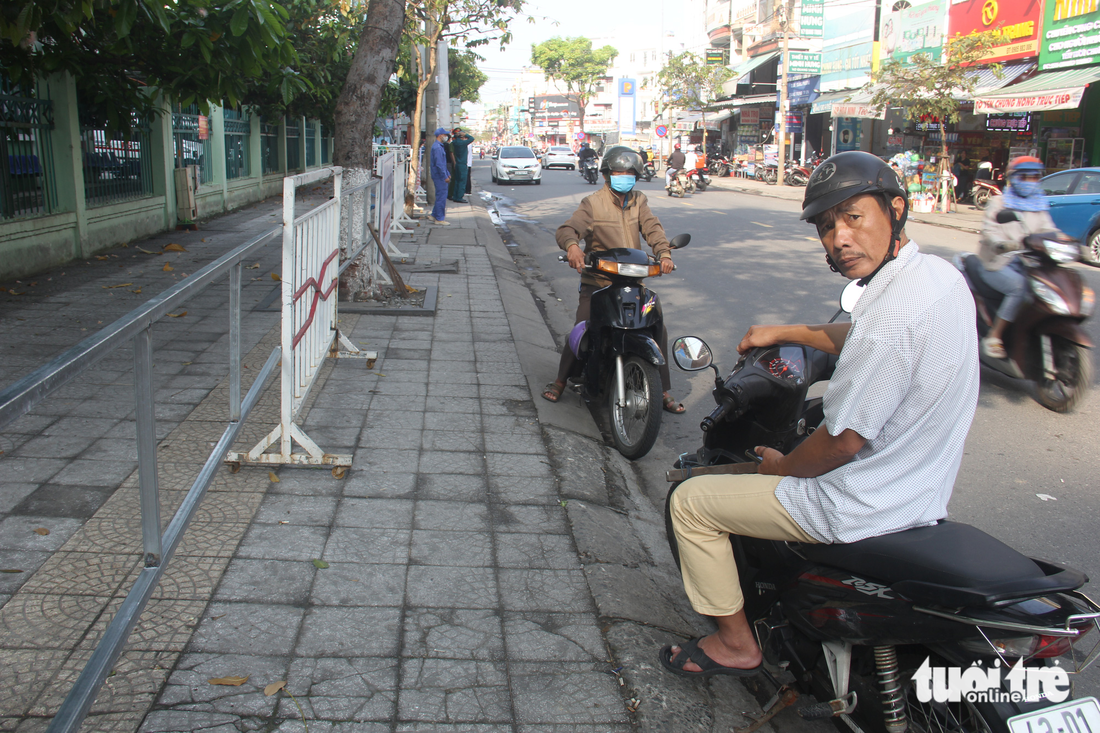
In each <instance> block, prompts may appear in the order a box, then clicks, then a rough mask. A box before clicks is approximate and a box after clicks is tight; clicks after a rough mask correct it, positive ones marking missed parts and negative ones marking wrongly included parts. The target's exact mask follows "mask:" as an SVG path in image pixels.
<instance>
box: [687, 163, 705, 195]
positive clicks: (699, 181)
mask: <svg viewBox="0 0 1100 733" xmlns="http://www.w3.org/2000/svg"><path fill="white" fill-rule="evenodd" d="M688 178H690V179H691V180H693V181H695V187H696V188H697V189H699V190H700V191H706V190H707V186H709V185H710V176H708V175H707V170H706V168H696V169H695V170H693V171H690V172H689V173H688Z"/></svg>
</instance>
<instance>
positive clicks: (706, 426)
mask: <svg viewBox="0 0 1100 733" xmlns="http://www.w3.org/2000/svg"><path fill="white" fill-rule="evenodd" d="M736 408H737V400H736V399H734V398H733V397H726V398H724V399H723V400H722V402H721V403H720V404H719V405H718V407H715V408H714V410H712V411H711V413H710V414H709V415H707V416H706V417H704V418H703V421H702V422H701V423H699V429H700V430H702V431H703V432H704V433H706V432H710V429H711V428H713V427H714V426H715V425H717V424H718V422H719V421H720V420H724V419H725V418H726V417H727V416H728V415H729V414H730V413H731V412H733V411H734V410H735V409H736Z"/></svg>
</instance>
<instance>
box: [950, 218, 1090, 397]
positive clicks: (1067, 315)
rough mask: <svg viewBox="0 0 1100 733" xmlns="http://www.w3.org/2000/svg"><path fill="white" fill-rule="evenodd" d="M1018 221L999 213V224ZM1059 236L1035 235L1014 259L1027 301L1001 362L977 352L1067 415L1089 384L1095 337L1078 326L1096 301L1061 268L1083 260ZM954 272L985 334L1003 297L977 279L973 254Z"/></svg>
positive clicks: (1076, 275) (1074, 274)
mask: <svg viewBox="0 0 1100 733" xmlns="http://www.w3.org/2000/svg"><path fill="white" fill-rule="evenodd" d="M1016 220H1018V217H1017V216H1016V213H1015V212H1013V211H1011V210H1009V209H1002V210H1001V211H999V212H997V222H998V223H1000V224H1007V223H1008V222H1011V221H1016ZM1061 236H1062V235H1061V233H1060V232H1036V233H1032V234H1028V235H1027V236H1026V237H1025V238H1024V249H1023V250H1021V251H1020V254H1019V255H1017V256H1018V257H1019V258H1020V260H1021V262H1022V263H1023V264H1024V266H1025V268H1026V270H1027V272H1026V273H1025V274H1026V275H1027V279H1028V285H1029V290H1030V292H1031V296H1032V297H1031V298H1030V299H1029V300H1028V301H1027V302H1026V303H1024V305H1023V306H1022V307H1021V308H1020V312H1019V313H1018V314H1017V316H1016V320H1015V321H1013V322H1012V323H1011V324H1009V326H1008V328H1007V329H1006V330H1005V335H1004V338H1003V339H1002V340H1003V341H1004V345H1005V351H1007V352H1008V358H1006V359H994V358H992V357H988V356H986V355H985V354H980V359H981V362H982V363H983V364H985V365H986V366H987V367H989V368H991V369H996V370H997V371H999V372H1002V373H1003V374H1007V375H1008V376H1010V377H1013V378H1015V379H1028V380H1031V381H1032V382H1034V383H1035V395H1036V400H1037V401H1038V402H1039V404H1040V405H1042V406H1043V407H1046V408H1047V409H1050V410H1053V411H1055V412H1068V411H1069V410H1071V409H1073V407H1074V406H1075V405H1077V403H1078V402H1080V401H1081V399H1082V398H1083V397H1084V396H1085V392H1086V391H1087V390H1088V387H1089V385H1090V384H1091V383H1092V360H1091V358H1090V354H1089V349H1091V348H1092V346H1093V343H1092V339H1091V338H1090V337H1089V334H1088V332H1087V331H1085V329H1084V327H1083V325H1082V323H1083V322H1084V320H1085V319H1086V318H1088V317H1089V316H1091V315H1092V311H1093V309H1094V308H1095V306H1096V296H1095V294H1094V293H1093V291H1092V288H1090V287H1089V286H1087V285H1085V282H1084V280H1083V279H1082V278H1081V275H1080V274H1079V273H1077V272H1076V271H1074V270H1071V269H1069V268H1068V267H1064V266H1063V265H1066V264H1068V263H1070V262H1076V261H1077V260H1079V259H1080V258H1081V248H1080V245H1079V244H1078V243H1077V242H1076V241H1070V242H1064V241H1061V239H1060V237H1061ZM955 267H957V268H958V269H959V271H960V272H961V273H962V274H963V277H964V278H966V283H967V285H968V286H969V287H970V292H971V294H972V295H973V296H974V306H975V310H977V312H978V318H977V321H978V336H979V337H984V336H985V335H986V334H988V333H989V329H990V328H991V327H992V326H993V321H994V319H995V318H996V313H997V308H998V307H999V306H1000V304H1001V301H1002V300H1003V299H1004V294H1002V293H1001V292H1000V291H999V290H995V289H993V288H991V287H989V286H988V285H986V284H985V282H984V281H983V279H982V273H983V272H984V271H985V268H984V267H983V266H982V263H981V260H980V259H978V256H977V255H973V254H971V255H966V256H962V255H956V256H955Z"/></svg>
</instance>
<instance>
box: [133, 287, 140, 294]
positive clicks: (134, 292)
mask: <svg viewBox="0 0 1100 733" xmlns="http://www.w3.org/2000/svg"><path fill="white" fill-rule="evenodd" d="M130 292H131V293H133V294H134V295H141V288H138V289H137V290H131V291H130Z"/></svg>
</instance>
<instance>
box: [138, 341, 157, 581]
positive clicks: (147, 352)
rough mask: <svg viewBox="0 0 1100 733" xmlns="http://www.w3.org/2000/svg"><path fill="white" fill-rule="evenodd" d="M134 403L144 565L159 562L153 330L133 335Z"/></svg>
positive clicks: (150, 565)
mask: <svg viewBox="0 0 1100 733" xmlns="http://www.w3.org/2000/svg"><path fill="white" fill-rule="evenodd" d="M134 403H135V406H136V408H137V449H138V451H137V452H138V485H139V489H140V495H141V537H142V545H143V547H144V550H145V567H147V568H151V567H156V566H157V565H160V556H161V546H160V494H159V493H158V491H157V421H156V415H155V413H154V409H153V408H154V404H155V403H154V401H153V329H152V326H149V327H147V328H145V329H144V330H143V331H141V332H140V333H138V334H137V335H136V336H134Z"/></svg>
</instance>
